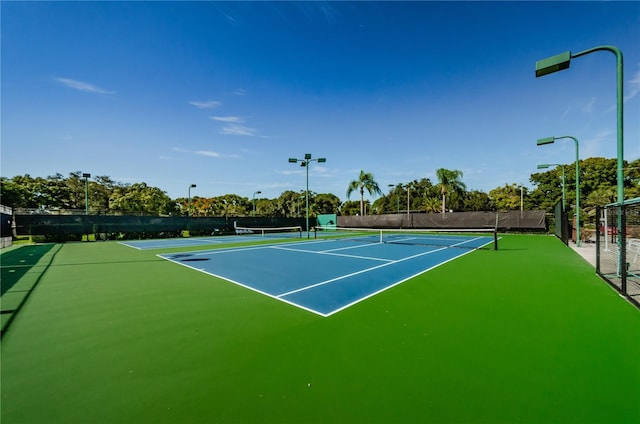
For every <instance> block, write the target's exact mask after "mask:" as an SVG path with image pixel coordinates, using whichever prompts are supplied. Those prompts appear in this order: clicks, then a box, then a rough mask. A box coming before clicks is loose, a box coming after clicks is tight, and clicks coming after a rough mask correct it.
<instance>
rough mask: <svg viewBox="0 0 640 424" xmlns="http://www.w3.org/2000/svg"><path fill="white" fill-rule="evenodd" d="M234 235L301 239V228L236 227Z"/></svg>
mask: <svg viewBox="0 0 640 424" xmlns="http://www.w3.org/2000/svg"><path fill="white" fill-rule="evenodd" d="M235 230H236V234H253V235H259V236H261V237H277V238H285V237H286V238H289V237H291V238H302V227H301V226H299V225H298V226H293V227H261V228H260V227H236V228H235Z"/></svg>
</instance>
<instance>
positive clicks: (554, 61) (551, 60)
mask: <svg viewBox="0 0 640 424" xmlns="http://www.w3.org/2000/svg"><path fill="white" fill-rule="evenodd" d="M570 63H571V52H570V51H568V52H564V53H560V54H558V55H555V56H551V57H548V58H546V59H542V60H539V61H537V62H536V78H538V77H542V76H544V75H547V74H552V73H554V72H558V71H562V70H564V69H569V64H570Z"/></svg>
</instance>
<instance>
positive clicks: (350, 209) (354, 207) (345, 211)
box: [340, 200, 362, 216]
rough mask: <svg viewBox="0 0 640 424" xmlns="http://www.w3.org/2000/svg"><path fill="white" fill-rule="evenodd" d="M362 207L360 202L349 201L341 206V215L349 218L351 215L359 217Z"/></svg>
mask: <svg viewBox="0 0 640 424" xmlns="http://www.w3.org/2000/svg"><path fill="white" fill-rule="evenodd" d="M361 207H362V205H361V204H360V203H359V202H356V201H354V200H347V201H346V202H344V203H343V204H342V205H341V206H340V215H342V216H349V215H358V211H360V210H361V209H360V208H361Z"/></svg>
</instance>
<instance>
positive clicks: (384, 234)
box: [314, 227, 498, 250]
mask: <svg viewBox="0 0 640 424" xmlns="http://www.w3.org/2000/svg"><path fill="white" fill-rule="evenodd" d="M314 234H315V238H321V237H323V238H324V237H327V238H340V239H347V240H353V241H359V242H365V243H389V244H410V245H424V246H439V247H459V248H463V249H493V250H498V232H497V231H496V230H495V229H494V228H479V229H458V228H456V229H440V228H439V229H437V230H436V229H414V228H411V229H387V228H350V227H346V228H345V227H343V228H341V227H316V228H315V231H314Z"/></svg>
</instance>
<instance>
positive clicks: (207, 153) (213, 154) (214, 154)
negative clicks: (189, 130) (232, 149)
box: [196, 150, 220, 158]
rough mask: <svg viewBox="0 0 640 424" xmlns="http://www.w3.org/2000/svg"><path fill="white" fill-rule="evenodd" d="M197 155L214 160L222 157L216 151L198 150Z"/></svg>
mask: <svg viewBox="0 0 640 424" xmlns="http://www.w3.org/2000/svg"><path fill="white" fill-rule="evenodd" d="M196 155H200V156H209V157H212V158H219V157H220V153H218V152H214V151H211V150H198V151H197V152H196Z"/></svg>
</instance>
